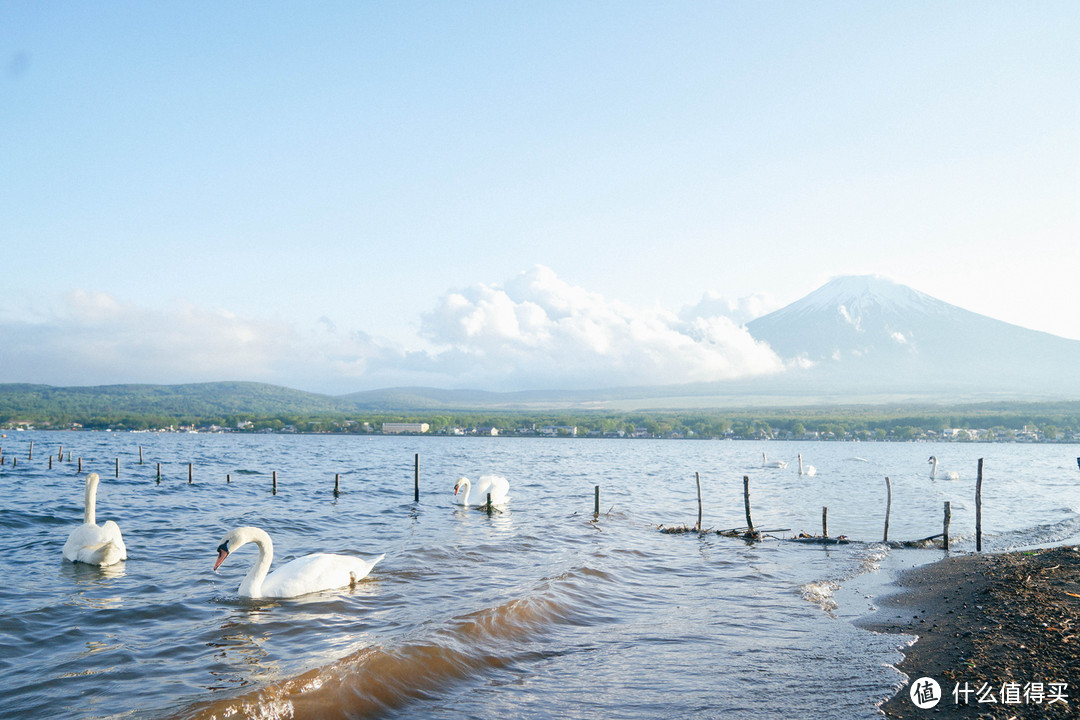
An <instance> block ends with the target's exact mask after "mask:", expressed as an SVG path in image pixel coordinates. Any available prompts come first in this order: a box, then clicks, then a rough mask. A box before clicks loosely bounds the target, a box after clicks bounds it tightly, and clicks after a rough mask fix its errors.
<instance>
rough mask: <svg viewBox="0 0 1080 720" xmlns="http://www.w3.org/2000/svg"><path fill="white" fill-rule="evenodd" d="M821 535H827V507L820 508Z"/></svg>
mask: <svg viewBox="0 0 1080 720" xmlns="http://www.w3.org/2000/svg"><path fill="white" fill-rule="evenodd" d="M821 537H829V508H827V507H823V508H821Z"/></svg>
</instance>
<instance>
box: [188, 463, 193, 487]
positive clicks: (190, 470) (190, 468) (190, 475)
mask: <svg viewBox="0 0 1080 720" xmlns="http://www.w3.org/2000/svg"><path fill="white" fill-rule="evenodd" d="M194 465H195V464H194V463H188V464H187V481H188V485H190V484H191V483H193V482H195V468H194Z"/></svg>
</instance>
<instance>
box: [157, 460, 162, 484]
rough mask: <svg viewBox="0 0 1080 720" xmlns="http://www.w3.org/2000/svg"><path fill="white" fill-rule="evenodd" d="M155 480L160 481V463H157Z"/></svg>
mask: <svg viewBox="0 0 1080 720" xmlns="http://www.w3.org/2000/svg"><path fill="white" fill-rule="evenodd" d="M157 481H158V482H161V463H158V464H157Z"/></svg>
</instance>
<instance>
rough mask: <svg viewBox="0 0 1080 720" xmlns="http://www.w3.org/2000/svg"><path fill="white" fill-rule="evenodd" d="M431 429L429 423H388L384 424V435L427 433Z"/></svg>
mask: <svg viewBox="0 0 1080 720" xmlns="http://www.w3.org/2000/svg"><path fill="white" fill-rule="evenodd" d="M430 429H431V426H430V425H428V424H427V423H407V422H388V423H383V424H382V431H383V434H384V435H388V434H392V433H393V434H396V433H426V432H427V431H428V430H430Z"/></svg>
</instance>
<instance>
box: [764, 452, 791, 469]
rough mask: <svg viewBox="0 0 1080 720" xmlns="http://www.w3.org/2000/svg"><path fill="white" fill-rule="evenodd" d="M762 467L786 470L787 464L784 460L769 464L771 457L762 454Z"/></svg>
mask: <svg viewBox="0 0 1080 720" xmlns="http://www.w3.org/2000/svg"><path fill="white" fill-rule="evenodd" d="M761 467H767V468H786V467H787V463H786V462H784V461H783V460H773V461H772V462H769V456H768V455H766V454H765V453H761Z"/></svg>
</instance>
